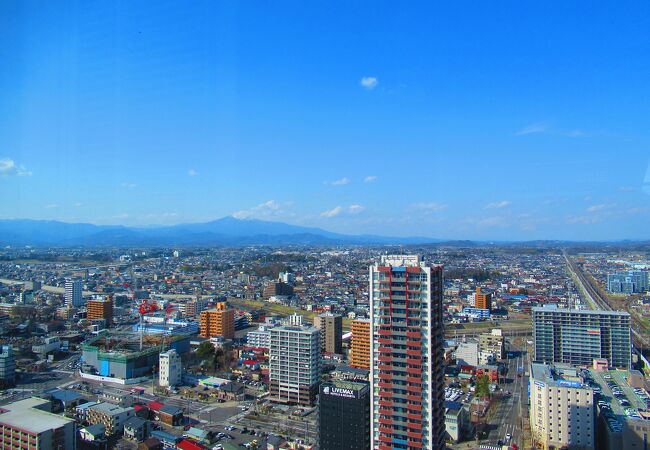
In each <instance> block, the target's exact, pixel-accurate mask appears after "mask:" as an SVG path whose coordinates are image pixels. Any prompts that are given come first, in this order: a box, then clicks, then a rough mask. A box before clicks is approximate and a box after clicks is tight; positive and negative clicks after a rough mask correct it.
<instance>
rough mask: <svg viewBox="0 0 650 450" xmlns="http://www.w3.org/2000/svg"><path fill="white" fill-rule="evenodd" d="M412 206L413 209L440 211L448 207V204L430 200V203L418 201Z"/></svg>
mask: <svg viewBox="0 0 650 450" xmlns="http://www.w3.org/2000/svg"><path fill="white" fill-rule="evenodd" d="M411 207H412V208H413V209H421V210H423V211H427V212H438V211H442V210H444V209H446V208H447V205H445V204H444V203H438V202H429V203H416V204H414V205H411Z"/></svg>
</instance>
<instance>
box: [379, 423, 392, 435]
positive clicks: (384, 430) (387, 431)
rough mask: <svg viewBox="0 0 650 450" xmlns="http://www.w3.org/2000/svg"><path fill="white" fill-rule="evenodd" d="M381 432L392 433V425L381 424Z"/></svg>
mask: <svg viewBox="0 0 650 450" xmlns="http://www.w3.org/2000/svg"><path fill="white" fill-rule="evenodd" d="M379 432H380V433H386V434H391V433H392V432H393V429H392V428H390V427H386V426H383V425H380V426H379Z"/></svg>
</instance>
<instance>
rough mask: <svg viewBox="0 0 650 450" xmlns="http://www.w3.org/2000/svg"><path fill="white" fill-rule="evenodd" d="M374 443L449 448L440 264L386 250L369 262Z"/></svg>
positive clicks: (383, 447) (387, 447) (388, 449)
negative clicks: (446, 446) (378, 257)
mask: <svg viewBox="0 0 650 450" xmlns="http://www.w3.org/2000/svg"><path fill="white" fill-rule="evenodd" d="M369 275H370V277H369V278H370V311H371V316H370V321H371V323H372V327H373V329H372V340H371V354H372V369H371V371H370V384H371V389H370V395H371V405H372V407H371V408H372V410H371V429H372V431H371V436H370V439H371V448H373V449H377V450H393V449H427V450H438V449H444V448H445V422H444V421H445V408H444V382H443V367H444V364H443V359H444V358H443V352H444V341H443V322H442V266H427V265H426V264H425V263H424V262H422V261H420V258H419V256H417V255H384V256H382V258H381V262H380V263H378V264H375V265H373V266H371V267H370V274H369Z"/></svg>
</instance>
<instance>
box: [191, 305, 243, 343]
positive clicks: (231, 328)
mask: <svg viewBox="0 0 650 450" xmlns="http://www.w3.org/2000/svg"><path fill="white" fill-rule="evenodd" d="M199 327H200V336H201V337H204V338H212V337H221V338H224V339H232V338H234V337H235V310H233V309H231V308H228V306H227V305H226V303H225V302H221V303H217V304H216V306H215V308H214V309H208V310H205V311H202V312H201V318H200V320H199Z"/></svg>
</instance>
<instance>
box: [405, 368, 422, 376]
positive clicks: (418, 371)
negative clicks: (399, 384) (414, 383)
mask: <svg viewBox="0 0 650 450" xmlns="http://www.w3.org/2000/svg"><path fill="white" fill-rule="evenodd" d="M406 372H407V373H409V374H411V375H420V376H422V368H421V367H407V368H406Z"/></svg>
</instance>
